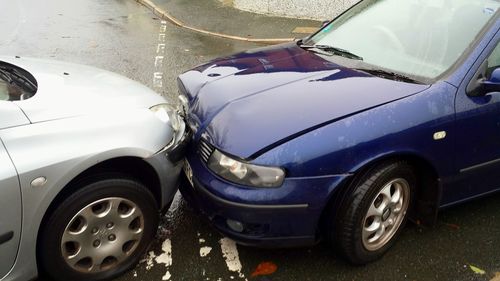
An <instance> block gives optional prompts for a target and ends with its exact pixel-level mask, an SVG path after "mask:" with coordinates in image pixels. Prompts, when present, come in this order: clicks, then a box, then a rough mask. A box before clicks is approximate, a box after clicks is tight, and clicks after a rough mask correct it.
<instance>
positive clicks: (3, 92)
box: [0, 80, 9, 100]
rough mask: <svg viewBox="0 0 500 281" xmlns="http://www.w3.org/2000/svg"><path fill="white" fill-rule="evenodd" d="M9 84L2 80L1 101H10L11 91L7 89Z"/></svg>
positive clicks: (0, 86)
mask: <svg viewBox="0 0 500 281" xmlns="http://www.w3.org/2000/svg"><path fill="white" fill-rule="evenodd" d="M7 86H8V84H7V83H6V82H5V81H3V80H0V100H8V99H9V91H8V88H7Z"/></svg>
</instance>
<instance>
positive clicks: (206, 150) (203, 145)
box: [198, 139, 214, 163]
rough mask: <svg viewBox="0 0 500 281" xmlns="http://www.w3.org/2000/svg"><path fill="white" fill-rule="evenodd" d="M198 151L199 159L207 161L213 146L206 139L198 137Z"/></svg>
mask: <svg viewBox="0 0 500 281" xmlns="http://www.w3.org/2000/svg"><path fill="white" fill-rule="evenodd" d="M198 152H199V153H200V156H201V159H202V160H203V161H204V162H205V163H208V160H209V159H210V156H212V153H213V152H214V147H213V146H212V145H211V144H209V143H208V142H207V141H206V140H204V139H200V145H199V146H198Z"/></svg>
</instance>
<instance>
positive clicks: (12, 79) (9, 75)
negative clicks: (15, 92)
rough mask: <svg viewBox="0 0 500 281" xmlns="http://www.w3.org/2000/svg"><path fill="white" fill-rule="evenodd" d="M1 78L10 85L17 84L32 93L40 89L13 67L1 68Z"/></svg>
mask: <svg viewBox="0 0 500 281" xmlns="http://www.w3.org/2000/svg"><path fill="white" fill-rule="evenodd" d="M0 77H1V78H2V79H3V80H5V81H6V82H7V83H9V84H16V85H17V86H19V87H21V88H23V89H24V90H25V91H28V92H30V93H36V91H37V89H38V87H37V85H36V84H35V83H33V82H32V81H31V80H30V79H28V78H26V76H24V75H23V74H21V73H19V71H17V70H16V69H14V68H12V67H5V66H0Z"/></svg>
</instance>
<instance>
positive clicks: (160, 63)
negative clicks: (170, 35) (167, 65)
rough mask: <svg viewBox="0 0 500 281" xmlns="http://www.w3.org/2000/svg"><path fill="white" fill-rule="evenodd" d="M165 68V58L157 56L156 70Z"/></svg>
mask: <svg viewBox="0 0 500 281" xmlns="http://www.w3.org/2000/svg"><path fill="white" fill-rule="evenodd" d="M162 67H163V56H156V57H155V68H162Z"/></svg>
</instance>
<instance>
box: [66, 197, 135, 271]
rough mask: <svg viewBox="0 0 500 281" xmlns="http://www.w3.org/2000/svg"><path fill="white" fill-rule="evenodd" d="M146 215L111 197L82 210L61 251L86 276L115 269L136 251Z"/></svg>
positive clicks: (71, 224) (69, 229)
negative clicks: (86, 274)
mask: <svg viewBox="0 0 500 281" xmlns="http://www.w3.org/2000/svg"><path fill="white" fill-rule="evenodd" d="M143 232H144V216H143V214H142V212H141V210H140V209H139V207H138V206H137V205H136V204H134V203H133V202H132V201H130V200H127V199H124V198H118V197H110V198H105V199H102V200H98V201H95V202H93V203H91V204H89V205H87V206H86V207H84V208H83V209H81V210H80V211H79V212H78V213H77V214H76V215H75V216H74V217H73V218H72V219H71V221H70V222H69V223H68V225H67V226H66V228H65V230H64V233H63V236H62V239H61V251H62V255H63V257H64V260H65V261H66V263H67V264H68V265H69V266H70V267H71V268H73V269H75V270H77V271H79V272H85V273H98V272H102V271H106V270H109V269H112V268H114V267H115V266H116V265H118V264H119V263H121V262H122V261H124V260H125V259H127V258H128V257H129V256H130V255H131V254H132V253H133V252H134V251H135V249H136V248H137V246H138V245H139V242H140V241H141V239H142V235H143Z"/></svg>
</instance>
